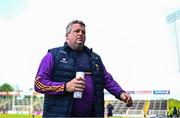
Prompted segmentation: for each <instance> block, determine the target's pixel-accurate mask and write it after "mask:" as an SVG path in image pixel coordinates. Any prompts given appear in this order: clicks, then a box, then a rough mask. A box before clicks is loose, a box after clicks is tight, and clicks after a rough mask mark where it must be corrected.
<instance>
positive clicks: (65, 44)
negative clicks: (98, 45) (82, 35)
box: [64, 42, 93, 55]
mask: <svg viewBox="0 0 180 118" xmlns="http://www.w3.org/2000/svg"><path fill="white" fill-rule="evenodd" d="M64 49H65V50H66V51H67V52H68V53H70V52H73V49H72V48H71V47H69V45H68V43H67V42H65V43H64ZM83 50H84V51H85V52H86V53H87V54H88V55H91V54H92V53H93V50H92V48H91V49H89V48H88V47H87V46H84V47H83Z"/></svg>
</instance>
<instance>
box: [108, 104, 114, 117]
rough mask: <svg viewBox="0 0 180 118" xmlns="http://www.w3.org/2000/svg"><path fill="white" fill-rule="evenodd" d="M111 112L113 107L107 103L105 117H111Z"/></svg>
mask: <svg viewBox="0 0 180 118" xmlns="http://www.w3.org/2000/svg"><path fill="white" fill-rule="evenodd" d="M113 110H114V107H113V105H112V104H111V103H108V105H107V113H108V114H107V116H108V117H111V116H113Z"/></svg>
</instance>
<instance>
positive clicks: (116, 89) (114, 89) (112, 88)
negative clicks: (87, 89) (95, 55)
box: [103, 65, 132, 107]
mask: <svg viewBox="0 0 180 118" xmlns="http://www.w3.org/2000/svg"><path fill="white" fill-rule="evenodd" d="M103 70H104V71H103V75H104V79H105V89H106V90H107V91H108V92H110V93H111V94H112V95H114V96H115V97H116V98H117V99H119V100H122V101H123V102H125V103H126V105H127V106H128V107H130V106H132V98H131V96H130V95H129V94H128V93H126V92H125V91H124V90H123V89H122V88H121V87H120V85H119V84H118V83H117V82H116V81H115V80H114V79H113V77H112V76H111V74H110V73H108V72H107V70H106V68H105V66H104V65H103Z"/></svg>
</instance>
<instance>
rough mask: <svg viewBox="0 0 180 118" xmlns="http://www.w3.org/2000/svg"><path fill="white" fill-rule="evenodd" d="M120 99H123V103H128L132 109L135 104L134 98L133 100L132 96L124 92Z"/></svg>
mask: <svg viewBox="0 0 180 118" xmlns="http://www.w3.org/2000/svg"><path fill="white" fill-rule="evenodd" d="M120 98H121V100H122V101H123V102H125V103H126V106H127V107H131V106H132V104H133V102H132V98H131V96H130V95H129V94H127V93H125V92H123V93H121V95H120Z"/></svg>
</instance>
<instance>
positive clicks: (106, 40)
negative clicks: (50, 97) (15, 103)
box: [0, 0, 180, 99]
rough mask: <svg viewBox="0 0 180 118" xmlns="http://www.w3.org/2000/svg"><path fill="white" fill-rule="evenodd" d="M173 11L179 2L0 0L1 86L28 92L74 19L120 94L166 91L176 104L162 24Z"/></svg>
mask: <svg viewBox="0 0 180 118" xmlns="http://www.w3.org/2000/svg"><path fill="white" fill-rule="evenodd" d="M178 9H180V1H179V0H0V54H1V61H0V85H1V84H3V83H5V82H6V83H10V84H12V85H13V86H16V88H19V89H22V90H26V89H27V90H28V89H29V88H33V85H34V79H35V76H36V73H37V70H38V66H39V64H40V61H41V59H42V58H43V57H44V56H45V54H46V53H47V50H48V49H50V48H53V47H58V46H62V45H63V43H64V41H65V27H66V25H67V24H68V23H69V22H70V21H72V20H74V19H79V20H82V21H83V22H84V23H85V24H86V38H87V39H86V43H85V44H86V45H87V46H88V47H89V48H93V50H94V51H95V52H96V53H98V54H99V55H100V56H101V58H102V61H103V63H104V65H105V67H106V69H107V70H108V72H110V73H111V74H112V76H113V78H114V79H115V80H116V81H117V82H118V83H119V84H120V85H121V87H122V88H123V89H124V90H137V91H138V90H171V94H170V95H169V96H168V97H173V98H176V99H180V91H178V88H179V83H180V72H179V67H178V60H177V45H176V40H175V38H174V31H173V24H168V23H167V21H166V17H167V16H168V15H169V14H170V13H172V12H174V11H176V10H178ZM179 25H180V23H179Z"/></svg>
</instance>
